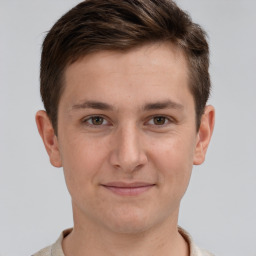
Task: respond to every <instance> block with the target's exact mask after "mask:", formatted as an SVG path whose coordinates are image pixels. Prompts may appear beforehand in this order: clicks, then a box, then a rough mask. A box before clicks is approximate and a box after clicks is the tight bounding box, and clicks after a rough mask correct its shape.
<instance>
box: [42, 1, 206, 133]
mask: <svg viewBox="0 0 256 256" xmlns="http://www.w3.org/2000/svg"><path fill="white" fill-rule="evenodd" d="M165 41H169V42H172V43H174V44H175V45H176V46H178V47H179V48H181V49H182V50H183V52H184V54H185V56H186V58H187V61H188V66H189V78H190V81H189V87H190V90H191V93H192V95H193V97H194V101H195V108H196V109H195V110H196V126H197V129H198V128H199V126H200V122H201V116H202V114H203V113H204V108H205V105H206V102H207V100H208V97H209V93H210V86H211V83H210V76H209V72H208V69H209V48H208V43H207V40H206V34H205V32H204V31H203V29H202V28H201V27H200V26H199V25H197V24H195V23H193V22H192V20H191V18H190V17H189V15H188V14H187V13H185V12H184V11H182V10H181V9H180V8H179V7H178V6H177V5H176V4H175V3H174V2H173V1H171V0H104V1H103V0H87V1H83V2H81V3H80V4H78V5H77V6H75V7H74V8H73V9H71V10H70V11H69V12H67V13H66V14H65V15H63V16H62V17H61V18H60V19H59V20H58V21H57V22H56V23H55V25H54V26H53V27H52V28H51V30H50V31H49V33H48V34H47V36H46V37H45V40H44V42H43V47H42V56H41V73H40V83H41V96H42V100H43V103H44V106H45V109H46V112H47V114H48V116H49V118H50V120H51V122H52V125H53V127H54V130H55V133H57V118H58V104H59V100H60V97H61V95H62V92H63V89H64V85H63V75H64V72H65V68H66V67H67V66H68V65H70V64H71V63H73V62H75V61H76V60H78V59H79V58H81V57H84V56H85V55H86V54H88V53H92V52H96V51H101V50H117V51H125V50H129V49H131V48H133V47H136V46H139V45H142V44H145V43H152V42H165Z"/></svg>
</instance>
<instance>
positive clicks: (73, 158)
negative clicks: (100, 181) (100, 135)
mask: <svg viewBox="0 0 256 256" xmlns="http://www.w3.org/2000/svg"><path fill="white" fill-rule="evenodd" d="M104 148H105V147H102V146H99V145H96V144H95V143H93V142H92V141H90V140H85V139H84V138H72V139H70V140H66V141H65V144H62V145H61V157H62V159H63V161H62V165H63V170H64V175H65V179H66V184H67V187H68V190H69V192H70V194H71V195H72V196H73V195H74V194H80V195H81V194H83V193H81V191H82V190H85V189H86V190H88V193H90V190H91V191H92V189H93V186H95V185H96V183H97V179H96V177H97V173H98V171H99V170H100V169H101V165H102V163H104V160H103V159H104V157H105V153H104Z"/></svg>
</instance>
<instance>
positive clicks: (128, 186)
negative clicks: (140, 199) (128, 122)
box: [102, 182, 156, 196]
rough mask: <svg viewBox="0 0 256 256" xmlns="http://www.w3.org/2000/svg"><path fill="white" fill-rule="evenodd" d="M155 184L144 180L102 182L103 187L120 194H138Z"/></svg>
mask: <svg viewBox="0 0 256 256" xmlns="http://www.w3.org/2000/svg"><path fill="white" fill-rule="evenodd" d="M155 185H156V184H152V183H144V182H133V183H124V182H110V183H107V184H102V186H103V187H104V188H106V189H107V190H109V191H111V192H113V193H114V194H117V195H120V196H138V195H140V194H143V193H144V192H146V191H148V190H150V189H151V188H153V187H154V186H155Z"/></svg>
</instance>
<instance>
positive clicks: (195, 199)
mask: <svg viewBox="0 0 256 256" xmlns="http://www.w3.org/2000/svg"><path fill="white" fill-rule="evenodd" d="M78 2H79V1H75V0H69V1H68V0H54V1H52V0H44V1H39V0H23V1H18V0H13V1H8V0H6V1H5V0H1V1H0V32H1V34H0V255H1V256H16V255H19V256H26V255H31V254H32V253H33V252H36V251H37V250H39V249H41V248H42V247H44V246H46V245H48V244H51V243H52V242H54V241H55V240H56V239H57V237H58V236H59V234H60V232H61V231H62V230H63V229H65V228H68V227H71V226H72V213H71V204H70V197H69V195H68V192H67V191H66V187H65V184H64V179H63V174H62V170H61V169H55V168H53V167H51V165H50V163H49V161H48V156H47V154H46V152H45V149H44V147H43V143H42V142H41V139H40V137H39V135H38V133H37V129H36V125H35V121H34V116H35V113H36V111H37V110H39V109H42V103H41V100H40V95H39V62H40V48H41V43H42V40H43V38H44V36H45V32H46V31H47V30H49V29H50V28H51V26H52V25H53V24H54V22H55V21H56V20H57V19H58V18H59V17H60V16H61V15H62V14H64V13H65V12H66V11H67V10H69V9H70V8H71V7H73V6H74V5H76V4H77V3H78ZM177 2H178V4H179V5H180V6H181V7H183V8H184V9H185V10H187V11H188V12H189V13H190V14H191V16H192V18H193V19H194V21H196V22H198V23H199V24H201V25H202V26H203V27H204V28H205V30H206V31H207V33H208V34H209V40H210V47H211V77H212V84H213V92H212V97H211V99H210V103H211V104H213V105H214V106H215V107H216V111H217V116H216V126H215V131H214V136H213V138H212V142H211V145H210V148H209V151H208V156H207V159H206V162H205V163H204V164H203V165H202V166H200V167H196V168H194V171H193V176H192V180H191V182H190V187H189V189H188V191H187V194H186V196H185V197H184V199H183V203H182V207H181V213H180V221H179V224H180V225H181V226H183V227H184V228H185V229H187V230H188V231H189V232H190V233H191V234H192V236H193V237H194V240H195V241H196V243H197V244H198V245H199V246H201V247H204V248H207V249H209V250H210V251H212V252H213V253H214V254H216V256H242V255H243V256H256V204H255V201H256V199H255V197H256V154H255V153H256V99H255V97H256V51H255V47H256V16H255V9H256V2H255V1H254V0H214V1H213V0H178V1H177Z"/></svg>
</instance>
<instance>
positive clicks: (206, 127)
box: [193, 106, 215, 165]
mask: <svg viewBox="0 0 256 256" xmlns="http://www.w3.org/2000/svg"><path fill="white" fill-rule="evenodd" d="M214 122H215V110H214V107H213V106H206V107H205V111H204V114H203V115H202V118H201V124H200V127H199V131H198V134H197V143H196V148H195V154H194V161H193V164H194V165H200V164H202V163H203V162H204V160H205V155H206V151H207V148H208V145H209V143H210V140H211V136H212V133H213V128H214Z"/></svg>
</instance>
